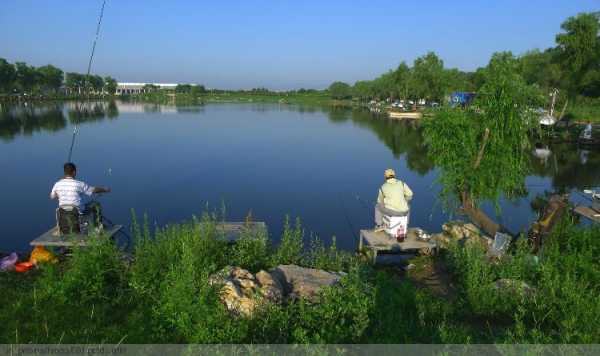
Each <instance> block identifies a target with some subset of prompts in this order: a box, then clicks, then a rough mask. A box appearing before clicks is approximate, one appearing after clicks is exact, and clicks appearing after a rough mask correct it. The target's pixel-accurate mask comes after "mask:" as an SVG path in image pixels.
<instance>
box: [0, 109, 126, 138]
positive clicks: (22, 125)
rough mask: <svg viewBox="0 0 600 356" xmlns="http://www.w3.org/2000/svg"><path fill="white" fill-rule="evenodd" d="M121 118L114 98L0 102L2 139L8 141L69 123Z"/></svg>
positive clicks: (0, 131) (59, 128) (55, 128)
mask: <svg viewBox="0 0 600 356" xmlns="http://www.w3.org/2000/svg"><path fill="white" fill-rule="evenodd" d="M117 117H119V108H118V107H117V103H116V102H114V101H110V102H104V101H102V102H93V101H89V102H66V103H40V104H35V105H32V104H21V105H0V139H2V140H3V141H7V142H8V141H12V140H14V139H15V138H16V137H18V136H31V135H32V134H33V133H35V132H42V131H45V132H56V131H60V130H63V129H65V128H66V127H67V124H68V123H71V124H83V123H88V122H94V121H100V120H104V119H107V118H108V119H111V120H113V119H116V118H117ZM67 118H68V122H67Z"/></svg>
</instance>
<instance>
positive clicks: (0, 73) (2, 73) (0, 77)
mask: <svg viewBox="0 0 600 356" xmlns="http://www.w3.org/2000/svg"><path fill="white" fill-rule="evenodd" d="M15 78H16V71H15V67H14V66H13V65H12V64H10V63H8V61H7V60H6V59H4V58H0V92H5V93H7V92H10V91H11V90H12V88H13V86H14V82H15Z"/></svg>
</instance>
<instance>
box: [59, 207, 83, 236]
mask: <svg viewBox="0 0 600 356" xmlns="http://www.w3.org/2000/svg"><path fill="white" fill-rule="evenodd" d="M58 228H59V229H60V233H61V234H63V235H68V234H79V233H80V232H81V230H80V227H79V209H77V208H73V209H72V210H65V209H63V208H59V209H58Z"/></svg>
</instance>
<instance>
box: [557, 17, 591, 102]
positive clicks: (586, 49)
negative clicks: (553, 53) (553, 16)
mask: <svg viewBox="0 0 600 356" xmlns="http://www.w3.org/2000/svg"><path fill="white" fill-rule="evenodd" d="M561 28H562V29H563V31H565V32H564V33H559V34H558V35H556V43H557V44H558V56H559V60H560V63H561V65H562V67H563V68H564V72H563V73H564V82H565V86H566V87H567V89H568V91H569V94H570V95H571V96H572V97H573V96H575V95H576V94H577V93H581V92H582V91H585V90H586V89H588V90H589V86H596V89H598V86H600V84H597V80H598V78H599V77H600V36H599V33H600V31H599V30H600V23H599V21H598V17H597V16H595V15H594V14H591V13H582V14H579V15H577V16H575V17H569V18H568V19H567V20H566V21H565V22H563V23H562V25H561ZM592 94H594V96H599V95H600V91H595V92H593V93H592Z"/></svg>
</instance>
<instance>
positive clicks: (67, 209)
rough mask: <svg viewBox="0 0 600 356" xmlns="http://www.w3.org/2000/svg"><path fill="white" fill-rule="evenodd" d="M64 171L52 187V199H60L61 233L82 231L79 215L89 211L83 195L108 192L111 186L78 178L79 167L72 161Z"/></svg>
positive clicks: (58, 215)
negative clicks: (93, 184)
mask: <svg viewBox="0 0 600 356" xmlns="http://www.w3.org/2000/svg"><path fill="white" fill-rule="evenodd" d="M64 173H65V175H64V177H63V178H62V179H61V180H59V181H58V182H56V183H55V184H54V187H52V191H51V192H50V199H58V213H57V220H58V226H59V228H60V232H61V234H69V233H80V226H79V216H80V215H82V214H86V213H88V212H87V211H86V209H85V206H84V205H83V203H82V199H81V195H82V194H85V195H87V196H91V195H92V194H95V193H108V192H110V188H107V187H92V186H89V185H87V184H86V183H84V182H82V181H79V180H76V179H75V176H76V175H77V167H75V164H73V163H71V162H68V163H65V165H64Z"/></svg>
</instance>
